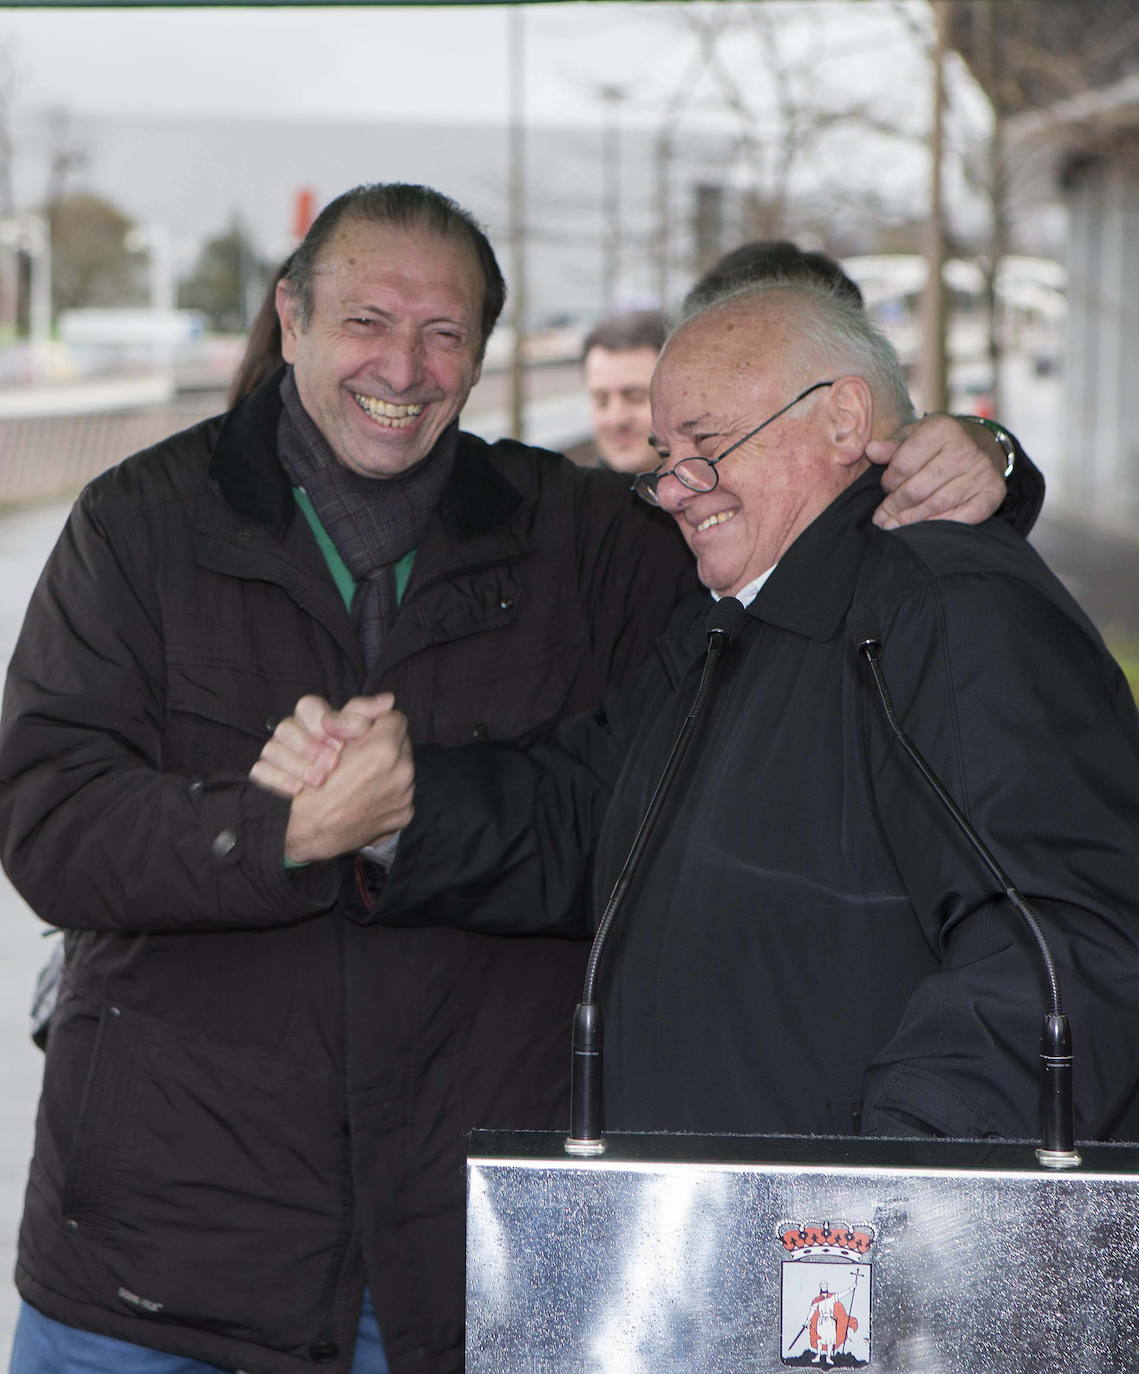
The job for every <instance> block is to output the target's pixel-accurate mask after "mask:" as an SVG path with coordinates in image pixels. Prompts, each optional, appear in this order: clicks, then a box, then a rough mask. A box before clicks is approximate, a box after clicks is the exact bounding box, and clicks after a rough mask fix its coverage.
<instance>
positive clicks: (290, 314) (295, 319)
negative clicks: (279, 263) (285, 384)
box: [276, 280, 301, 363]
mask: <svg viewBox="0 0 1139 1374" xmlns="http://www.w3.org/2000/svg"><path fill="white" fill-rule="evenodd" d="M276 301H277V319H278V320H280V322H281V356H282V357H283V358H284V360H285V362H287V363H292V362H296V345H297V335H298V334H299V333H300V332H301V322H300V303H299V302H298V301H297V299H296V297H295V296H294V295H293V293H292V291H290V290H289V284H288V282H286V281H283V280H282V281H279V282H278V283H277V296H276Z"/></svg>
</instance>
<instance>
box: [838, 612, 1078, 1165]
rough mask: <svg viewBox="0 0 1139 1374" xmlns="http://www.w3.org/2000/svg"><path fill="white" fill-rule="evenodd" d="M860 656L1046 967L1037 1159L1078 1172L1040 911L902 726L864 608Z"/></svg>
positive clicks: (856, 634)
mask: <svg viewBox="0 0 1139 1374" xmlns="http://www.w3.org/2000/svg"><path fill="white" fill-rule="evenodd" d="M846 625H847V631H848V633H849V634H850V637H851V639H852V640H853V642H854V644H855V646H856V647H857V649H858V652H859V653H860V654H861V655H862V657H863V658H864V659H865V660H866V662H867V663H868V664H869V666H870V672H871V674H872V675H873V678H874V685H875V686H876V687H877V689H878V696H879V698H880V699H881V702H882V708H883V710H884V712H885V715H886V720H887V721H888V723H889V725H890V729H891V730H892V731H893V733H894V737H895V738H896V739H897V741H898V743H899V744H900V745H901V746H902V748H903V749H904V750H905V751H906V753H907V754H908V755H909V756H910V758H911V759H912V760H913V762H914V764H915V765H916V767H917V769H918V771H919V772H920V773H921V775H922V777H923V778H924V779H925V781H926V782H927V783H928V784H929V787H930V790H931V791H932V792H933V793H934V795H935V796H936V797H937V799H938V801H939V802H940V803H941V804H942V806H943V807H944V808H945V810H946V811H947V812H948V813H949V815H950V816H951V817H952V818H953V820H954V821H955V822H956V824H957V827H958V829H959V830H960V831H961V833H962V834H963V835H964V836H965V838H966V840H968V842H969V844H970V846H971V847H972V849H973V851H974V853H976V854H977V856H978V857H979V858H980V859H981V862H982V863H983V864H984V865H985V867H986V868H987V869H988V870H989V872H990V873H991V874H992V875H993V877H994V878H995V879H996V881H997V882H998V883H999V884H1000V887H1001V891H1002V892H1003V893H1004V895H1005V896H1006V897H1007V898H1008V900H1009V902H1010V903H1011V905H1012V907H1013V909H1014V910H1015V911H1016V913H1017V915H1018V916H1020V918H1021V920H1022V921H1023V922H1024V924H1025V925H1026V926H1027V927H1028V929H1029V931H1030V933H1031V935H1032V938H1033V940H1034V941H1035V944H1036V948H1037V951H1038V953H1039V955H1040V962H1041V964H1042V966H1043V968H1044V976H1045V979H1046V981H1047V983H1048V1010H1047V1012H1046V1013H1045V1015H1044V1022H1043V1025H1042V1026H1041V1030H1040V1126H1041V1134H1040V1147H1039V1149H1037V1151H1036V1158H1037V1160H1038V1161H1039V1162H1040V1164H1042V1165H1043V1166H1044V1167H1045V1168H1048V1169H1074V1168H1076V1167H1077V1166H1078V1165H1079V1164H1080V1162H1081V1161H1080V1156H1079V1153H1078V1152H1077V1150H1076V1147H1075V1136H1076V1129H1075V1100H1074V1095H1073V1088H1072V1065H1073V1056H1072V1031H1071V1027H1070V1026H1069V1024H1068V1018H1067V1016H1066V1015H1065V1014H1064V1011H1063V1007H1062V1005H1061V1000H1060V982H1059V978H1058V976H1057V973H1056V962H1055V960H1054V959H1053V957H1052V951H1051V950H1050V949H1049V948H1048V941H1047V940H1046V939H1045V937H1044V931H1043V930H1042V929H1041V927H1040V921H1039V919H1038V918H1037V916H1036V913H1035V912H1034V911H1033V910H1032V908H1031V907H1030V906H1029V905H1028V902H1027V901H1026V900H1025V897H1024V894H1023V893H1022V892H1020V890H1019V889H1018V888H1017V887H1016V886H1015V885H1014V884H1013V881H1012V879H1011V878H1010V877H1009V876H1008V874H1007V873H1006V872H1005V871H1004V869H1003V868H1002V867H1001V866H1000V864H999V863H998V862H997V860H996V858H995V856H994V855H993V853H992V851H991V850H990V849H989V847H988V846H987V845H986V844H985V842H984V840H982V839H981V837H980V835H978V834H977V832H976V830H974V828H973V826H972V825H971V824H970V823H969V821H968V820H967V818H966V817H965V814H964V812H962V810H961V808H960V807H959V806H958V805H957V803H956V802H955V801H954V800H953V798H952V797H951V796H950V795H949V793H948V791H947V790H946V788H945V786H944V784H943V783H942V781H941V779H940V778H939V777H938V776H937V774H936V773H935V772H934V771H933V769H932V768H931V767H930V765H929V763H928V762H927V761H926V760H925V758H924V757H923V756H922V754H921V752H920V751H919V750H918V747H917V745H915V744H914V742H913V740H912V739H910V737H909V735H907V734H906V732H905V730H904V729H903V728H902V725H901V722H900V721H899V720H898V717H897V713H896V712H895V710H894V703H893V701H892V700H891V697H890V689H889V687H888V686H887V685H886V678H885V674H884V673H883V671H882V634H881V631H880V630H879V628H878V622H877V619H876V617H875V616H874V614H873V612H872V611H870V610H869V609H868V608H866V607H863V606H856V607H854V608H853V609H852V610H851V612H850V615H849V616H848V617H847V621H846Z"/></svg>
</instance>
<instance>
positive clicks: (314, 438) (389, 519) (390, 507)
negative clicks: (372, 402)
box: [277, 367, 459, 668]
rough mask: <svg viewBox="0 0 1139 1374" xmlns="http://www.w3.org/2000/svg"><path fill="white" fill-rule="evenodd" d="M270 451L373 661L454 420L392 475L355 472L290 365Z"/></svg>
mask: <svg viewBox="0 0 1139 1374" xmlns="http://www.w3.org/2000/svg"><path fill="white" fill-rule="evenodd" d="M281 399H282V400H283V402H284V409H283V410H282V411H281V420H280V424H279V425H278V428H277V449H278V452H279V453H280V456H281V462H282V464H283V465H284V468H285V471H286V472H287V473H288V475H289V480H290V481H291V482H292V484H293V485H294V486H297V487H303V488H304V490H305V491H306V493H307V494H308V497H309V500H310V501H311V502H312V504H313V508H314V509H315V510H316V513H317V515H318V516H319V517H320V523H321V524H322V525H323V526H324V528H325V529H326V530H327V531H328V535H329V538H330V539H331V540H332V542H333V543H334V544H335V545H336V549H337V552H338V553H339V554H340V557H341V558H343V560H344V562H345V565H346V566H347V568H348V571H349V572H350V573H351V574H352V576H353V578H354V579H355V581H356V593H355V596H354V597H353V599H352V619H353V621H354V623H355V625H356V630H357V633H358V634H359V636H360V644H361V647H362V648H363V651H364V661H365V663H367V665H368V667H369V668H371V667H373V666H374V664H375V662H376V659H377V658H378V656H379V652H380V646H381V645H382V643H383V639H384V635H385V634H386V633H387V631H388V630H389V629H390V628H391V625H392V622H393V621H394V620H395V614H396V609H397V607H396V589H395V573H394V568H395V565H396V563H398V562H399V560H400V559H401V558H402V557H403V556H404V555H405V554H407V553H410V552H411V550H412V549H414V548H415V546H416V545H417V544H418V543H419V540H420V537H421V536H422V534H423V529H424V526H425V525H426V524H427V519H428V517H429V516H430V514H431V512H432V511H433V510H434V509H435V507H436V505H437V504H438V502H439V497H440V496H441V495H442V493H443V488H444V487H445V486H446V485H447V479H448V478H449V477H450V475H451V468H452V466H453V464H454V461H455V450H456V448H457V446H458V438H459V426H458V422H457V421H456V422H455V423H454V424H451V425H448V427H447V428H446V429H445V430H444V431H443V433H442V434H441V435H440V436H439V438H438V440H437V441H436V443H435V446H434V447H433V448H432V450H431V452H430V453H428V454H427V456H426V457H425V458H422V459H421V460H420V461H419V462H418V463H416V464H415V465H414V466H413V467H411V468H409V469H408V470H407V471H406V472H401V473H400V474H399V475H398V476H397V477H383V478H376V477H362V476H360V474H359V473H356V472H352V471H351V469H349V468H346V467H344V466H343V464H341V463H338V462H337V461H336V458H335V456H334V454H333V452H332V450H331V448H329V446H328V442H327V441H326V439H325V437H324V435H323V434H322V433H321V432H320V430H319V429H317V427H316V425H315V423H314V422H313V420H312V417H311V416H310V415H309V413H308V411H306V410H305V408H304V406H303V405H302V404H301V398H300V393H299V391H298V390H297V384H296V381H295V380H294V378H293V369H292V368H291V367H290V368H288V369H287V371H286V372H285V377H284V380H283V381H282V382H281Z"/></svg>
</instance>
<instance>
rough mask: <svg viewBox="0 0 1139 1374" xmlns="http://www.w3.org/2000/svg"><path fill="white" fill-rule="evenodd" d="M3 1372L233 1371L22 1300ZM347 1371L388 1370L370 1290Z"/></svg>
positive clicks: (379, 1372)
mask: <svg viewBox="0 0 1139 1374" xmlns="http://www.w3.org/2000/svg"><path fill="white" fill-rule="evenodd" d="M8 1374H233V1371H232V1370H225V1369H222V1368H220V1367H219V1366H218V1365H214V1364H203V1363H202V1362H201V1360H190V1359H187V1358H186V1357H185V1356H184V1355H164V1354H163V1353H162V1351H161V1350H149V1349H148V1348H147V1347H146V1346H143V1345H134V1344H132V1343H131V1342H130V1341H117V1340H115V1339H114V1337H113V1336H100V1335H97V1334H96V1333H95V1332H93V1331H80V1330H79V1329H78V1328H77V1327H74V1326H64V1325H63V1324H62V1323H61V1322H56V1321H52V1319H51V1318H50V1317H45V1316H44V1315H43V1313H42V1312H37V1311H36V1309H35V1308H34V1307H29V1306H28V1304H27V1303H24V1304H23V1306H22V1307H21V1308H20V1320H19V1322H18V1323H17V1325H16V1337H15V1340H14V1341H13V1343H12V1362H11V1364H10V1365H9V1366H8ZM350 1374H388V1361H387V1356H386V1355H385V1354H384V1345H383V1342H382V1341H381V1339H380V1326H379V1323H378V1322H377V1321H376V1309H375V1308H374V1307H373V1305H372V1295H371V1293H365V1294H364V1309H363V1311H362V1312H361V1313H360V1326H359V1328H358V1330H357V1332H356V1353H355V1356H354V1357H353V1360H352V1369H351V1371H350Z"/></svg>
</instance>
